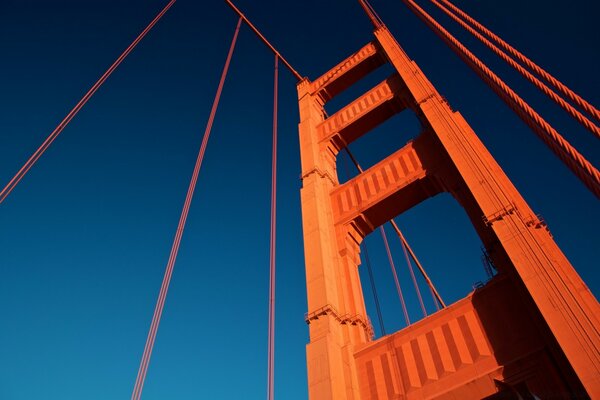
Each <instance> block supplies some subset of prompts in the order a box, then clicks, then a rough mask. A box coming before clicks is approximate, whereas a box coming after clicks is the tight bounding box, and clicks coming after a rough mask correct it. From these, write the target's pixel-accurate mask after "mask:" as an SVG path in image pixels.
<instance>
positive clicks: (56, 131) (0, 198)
mask: <svg viewBox="0 0 600 400" xmlns="http://www.w3.org/2000/svg"><path fill="white" fill-rule="evenodd" d="M175 1H176V0H171V1H170V2H169V3H168V4H167V5H166V6H165V8H163V9H162V11H161V12H160V13H159V14H158V15H157V16H156V17H155V18H154V19H153V20H152V22H150V24H148V26H147V27H146V29H144V30H143V31H142V33H140V34H139V35H138V37H137V38H136V39H135V40H134V41H133V42H132V43H131V44H130V45H129V47H127V48H126V49H125V51H124V52H123V53H122V54H121V55H120V56H119V58H117V59H116V61H115V62H114V63H113V64H112V65H111V66H110V67H109V68H108V70H106V72H105V73H104V74H103V75H102V76H101V77H100V79H98V81H97V82H96V83H95V84H94V85H93V86H92V87H91V88H90V90H88V92H87V93H86V94H85V95H84V96H83V98H82V99H81V100H79V102H78V103H77V104H76V105H75V107H73V109H72V110H71V111H70V112H69V113H68V114H67V116H66V117H65V118H64V119H63V120H62V121H61V122H60V124H58V126H57V127H56V128H54V130H53V131H52V133H51V134H50V135H49V136H48V137H47V138H46V140H44V142H43V143H42V144H41V146H40V147H39V148H38V149H37V150H36V151H35V152H34V153H33V155H32V156H31V157H30V158H29V160H27V162H26V163H25V164H24V165H23V166H22V167H21V169H20V170H19V171H18V172H17V173H16V174H15V176H14V177H13V178H12V179H11V180H10V182H8V183H7V184H6V186H5V187H4V189H2V191H1V192H0V204H1V203H2V202H3V201H4V199H6V197H7V196H8V195H9V194H10V192H12V190H13V189H14V188H15V187H16V186H17V184H18V183H19V182H20V181H21V179H23V177H24V176H25V174H27V172H28V171H29V170H30V169H31V167H33V165H34V164H35V163H36V161H37V160H38V159H39V158H40V157H41V156H42V154H44V152H45V151H46V150H47V149H48V147H50V145H51V144H52V142H54V139H56V138H57V137H58V135H60V133H61V132H62V131H63V130H64V129H65V128H66V126H67V125H68V124H69V122H71V120H72V119H73V118H74V117H75V115H77V113H78V112H79V110H81V109H82V108H83V106H84V105H85V104H86V103H87V102H88V100H89V99H90V98H91V97H92V96H93V95H94V93H96V91H97V90H98V89H99V88H100V86H102V84H103V83H104V82H105V81H106V80H107V79H108V77H109V76H110V75H111V74H112V73H113V71H114V70H115V69H117V67H118V66H119V65H120V64H121V62H123V60H124V59H125V58H126V57H127V56H128V55H129V53H131V51H132V50H133V49H134V48H135V47H136V46H137V44H138V43H139V42H140V41H141V40H142V39H143V38H144V36H146V34H147V33H148V32H149V31H150V30H151V29H152V28H153V27H154V25H156V23H157V22H158V21H159V20H160V19H161V18H162V16H163V15H164V14H165V13H166V12H167V11H168V10H169V8H171V6H172V5H173V4H174V3H175Z"/></svg>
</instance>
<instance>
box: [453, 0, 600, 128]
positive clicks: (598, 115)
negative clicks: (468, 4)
mask: <svg viewBox="0 0 600 400" xmlns="http://www.w3.org/2000/svg"><path fill="white" fill-rule="evenodd" d="M441 2H442V3H444V4H445V5H446V6H448V7H449V8H451V9H452V10H453V11H454V12H456V13H457V14H459V15H460V16H461V17H463V18H464V19H465V20H467V21H468V22H469V23H471V24H472V25H473V26H475V27H476V28H477V29H478V30H479V31H480V32H483V33H484V34H485V35H487V36H488V37H489V38H491V39H492V40H493V41H495V42H496V43H498V45H500V47H502V48H504V49H505V50H506V51H508V52H509V53H510V54H511V55H512V56H513V57H515V58H516V59H518V60H519V61H521V62H522V63H523V64H525V65H526V66H527V67H529V68H530V69H531V70H533V71H534V72H535V73H537V74H538V75H540V76H541V77H542V78H544V79H545V80H546V81H547V82H549V83H550V84H552V86H554V87H555V88H556V89H557V90H558V91H559V92H561V93H562V94H563V95H564V96H566V97H567V98H568V99H570V100H571V101H573V102H574V103H575V104H577V105H578V106H579V107H581V108H582V109H584V110H585V111H587V112H588V113H589V114H590V115H592V116H593V117H594V118H595V119H596V120H598V121H600V111H599V110H598V109H597V108H596V107H594V106H593V105H592V104H590V103H588V102H587V101H586V100H585V99H583V98H582V97H580V96H579V95H578V94H577V93H575V92H573V91H572V90H571V89H569V88H568V87H567V86H566V85H564V84H563V83H562V82H560V81H559V80H558V79H556V78H555V77H554V76H552V75H551V74H550V73H548V72H547V71H545V70H544V69H543V68H541V67H540V66H538V65H537V64H536V63H534V62H533V61H532V60H531V59H529V58H528V57H527V56H525V55H524V54H523V53H521V52H519V51H518V50H517V49H515V48H514V47H512V46H511V45H510V44H508V43H507V42H505V41H504V40H502V38H500V37H499V36H498V35H496V34H494V33H493V32H492V31H490V30H489V29H487V28H486V27H485V26H484V25H482V24H481V23H479V22H477V20H475V19H474V18H472V17H471V16H470V15H469V14H467V13H465V12H464V11H462V10H461V9H460V8H458V7H457V6H455V5H454V4H452V3H451V2H450V1H448V0H441Z"/></svg>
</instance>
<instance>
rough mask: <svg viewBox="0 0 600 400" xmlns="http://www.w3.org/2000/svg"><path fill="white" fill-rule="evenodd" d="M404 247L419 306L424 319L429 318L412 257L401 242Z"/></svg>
mask: <svg viewBox="0 0 600 400" xmlns="http://www.w3.org/2000/svg"><path fill="white" fill-rule="evenodd" d="M400 244H401V245H402V252H403V253H404V258H405V259H406V265H408V270H409V271H410V277H411V279H412V281H413V285H414V286H415V291H416V292H417V298H418V299H419V305H420V306H421V311H423V317H426V316H427V310H426V309H425V304H424V303H423V296H421V289H419V284H418V283H417V277H416V276H415V271H414V270H413V267H412V264H411V262H410V257H409V256H408V251H407V250H406V246H405V245H404V242H403V241H400Z"/></svg>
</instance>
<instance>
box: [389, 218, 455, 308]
mask: <svg viewBox="0 0 600 400" xmlns="http://www.w3.org/2000/svg"><path fill="white" fill-rule="evenodd" d="M390 224H391V225H392V228H394V231H396V235H398V238H399V239H400V241H401V242H402V245H403V246H404V247H405V248H406V250H408V254H410V257H411V258H412V260H413V261H414V262H415V264H416V265H417V268H419V271H420V272H421V275H423V278H424V279H425V282H426V283H427V286H429V290H430V291H431V295H432V296H433V302H434V303H435V306H436V309H438V310H439V309H440V307H439V306H440V305H441V306H442V307H446V303H444V300H442V296H440V294H439V293H438V291H437V289H436V288H435V286H434V285H433V282H431V279H429V275H428V274H427V272H426V271H425V268H423V265H421V262H420V261H419V259H418V258H417V255H416V254H415V252H414V251H413V249H412V248H411V247H410V245H409V244H408V241H407V240H406V238H405V237H404V235H403V234H402V231H401V230H400V228H399V227H398V224H396V221H394V220H393V219H392V220H390ZM411 268H412V267H411Z"/></svg>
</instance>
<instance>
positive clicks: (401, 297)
mask: <svg viewBox="0 0 600 400" xmlns="http://www.w3.org/2000/svg"><path fill="white" fill-rule="evenodd" d="M379 231H380V232H381V236H382V237H383V244H384V245H385V251H386V253H387V257H388V261H389V262H390V268H391V269H392V275H393V276H394V283H395V284H396V291H397V292H398V298H399V299H400V304H402V312H403V313H404V319H405V320H406V325H407V326H408V325H410V318H409V317H408V310H407V309H406V302H405V301H404V295H403V294H402V288H401V287H400V281H399V280H398V274H397V273H396V266H395V265H394V259H393V258H392V252H391V250H390V244H389V243H388V240H387V236H386V235H385V230H384V229H383V226H380V227H379Z"/></svg>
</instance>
